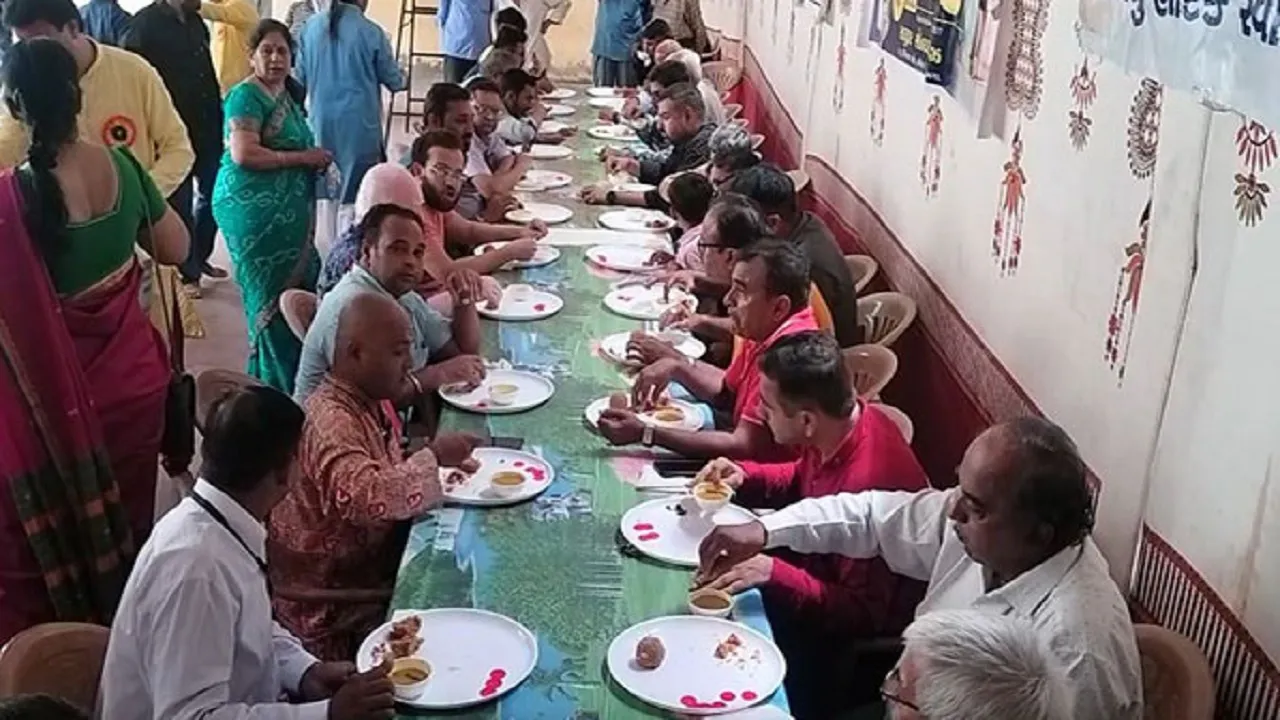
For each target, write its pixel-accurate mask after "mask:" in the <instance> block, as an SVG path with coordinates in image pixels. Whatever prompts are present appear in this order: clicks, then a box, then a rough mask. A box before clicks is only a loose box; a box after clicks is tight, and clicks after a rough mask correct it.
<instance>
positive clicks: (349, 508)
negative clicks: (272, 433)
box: [268, 292, 478, 660]
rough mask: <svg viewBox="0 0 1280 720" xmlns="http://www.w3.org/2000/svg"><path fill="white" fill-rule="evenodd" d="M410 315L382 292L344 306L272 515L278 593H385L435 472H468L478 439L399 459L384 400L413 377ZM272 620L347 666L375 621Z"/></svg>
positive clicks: (344, 607)
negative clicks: (330, 357) (296, 472)
mask: <svg viewBox="0 0 1280 720" xmlns="http://www.w3.org/2000/svg"><path fill="white" fill-rule="evenodd" d="M412 340H413V331H412V329H411V327H410V324H409V316H408V314H407V313H406V312H405V311H404V309H403V308H402V307H400V305H399V304H397V303H396V301H395V300H394V299H392V298H391V297H390V296H389V295H386V294H384V293H373V292H370V293H362V294H359V295H357V296H355V297H353V298H351V299H350V300H349V301H348V303H347V305H346V307H345V308H343V310H342V313H341V315H340V316H339V318H338V336H337V340H336V344H335V350H334V362H333V367H332V368H331V370H330V371H329V374H328V375H327V376H326V377H325V379H324V380H323V381H322V382H321V383H320V387H318V388H317V389H316V391H315V392H314V393H312V395H311V397H310V398H308V400H307V403H306V410H307V422H306V426H305V427H304V428H303V432H302V443H301V446H300V448H299V451H298V453H299V461H300V462H299V465H300V467H301V473H300V476H298V477H294V478H291V480H290V485H289V493H288V495H287V496H286V497H285V499H284V500H283V501H281V502H280V504H279V505H277V506H276V508H275V510H274V511H273V512H272V513H271V527H270V534H269V544H268V552H269V554H270V562H269V563H268V564H269V567H270V568H271V578H272V582H273V583H274V586H275V587H276V588H283V587H295V588H306V589H320V588H323V589H332V590H354V589H364V590H386V591H389V590H390V589H391V587H392V585H393V584H394V581H395V576H396V566H397V563H398V562H399V559H400V554H401V553H402V552H403V550H404V542H405V538H406V537H407V534H406V531H407V525H408V522H409V521H410V520H412V519H413V518H415V517H418V516H420V515H422V514H423V513H424V512H426V511H427V510H428V509H429V508H431V507H432V506H434V505H436V504H438V503H439V502H440V499H441V496H442V495H441V490H440V481H439V473H438V467H439V466H457V467H462V468H463V469H468V470H471V469H474V463H475V461H474V460H473V459H472V458H471V451H472V450H473V449H474V448H475V446H476V444H477V442H478V439H477V438H476V437H475V436H474V435H469V434H463V433H450V434H441V435H438V436H437V437H436V439H435V440H434V441H433V442H432V443H431V445H430V447H428V448H424V449H422V450H419V451H418V452H416V453H414V454H412V455H409V456H408V457H407V458H406V457H405V453H404V452H403V450H402V449H401V447H402V446H401V435H400V427H399V424H398V421H397V420H396V415H395V410H394V408H393V407H392V405H391V400H392V399H393V398H395V397H398V396H399V394H400V392H401V388H402V383H403V382H404V381H405V377H406V375H407V374H408V373H409V371H410V362H411V354H410V344H411V343H412ZM274 608H275V612H276V617H277V619H278V620H279V621H280V622H281V624H283V625H285V626H286V627H288V628H289V629H290V630H291V631H292V632H293V633H294V634H295V635H297V636H298V638H299V639H300V640H302V643H303V645H304V646H305V647H306V648H307V650H309V651H310V652H311V653H312V654H313V655H315V656H316V657H318V658H325V659H328V660H350V659H351V658H353V657H355V652H356V649H357V647H358V646H359V643H360V641H361V640H362V639H363V638H364V637H365V635H367V634H368V633H369V632H371V631H372V630H373V629H374V628H375V627H377V626H378V624H379V623H381V622H382V621H383V619H385V617H386V613H387V603H386V600H385V599H380V600H371V601H370V602H369V603H368V604H367V605H354V604H349V603H346V604H334V603H328V602H319V601H316V602H298V601H291V600H285V599H282V598H281V597H280V596H279V595H277V596H276V597H275V602H274Z"/></svg>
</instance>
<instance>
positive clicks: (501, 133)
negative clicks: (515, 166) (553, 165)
mask: <svg viewBox="0 0 1280 720" xmlns="http://www.w3.org/2000/svg"><path fill="white" fill-rule="evenodd" d="M498 86H499V88H500V89H501V90H502V105H503V107H504V108H505V109H506V113H505V115H504V116H503V117H502V119H501V120H499V121H498V130H497V135H498V138H499V139H500V140H502V141H503V142H505V143H506V144H508V145H514V146H518V147H522V148H525V149H528V147H529V146H530V145H532V144H534V143H549V144H558V143H562V142H564V141H565V140H567V139H569V138H571V137H573V135H574V133H575V132H576V131H575V130H574V129H573V128H572V127H565V128H564V129H563V130H559V131H557V132H543V131H542V130H540V129H539V127H540V126H541V125H542V121H543V120H546V119H547V107H546V106H545V105H543V104H542V101H541V100H539V99H538V79H537V78H535V77H534V76H532V75H530V74H529V73H527V72H525V71H524V70H521V69H519V68H515V69H513V70H508V71H506V72H504V73H502V75H501V76H500V77H499V79H498Z"/></svg>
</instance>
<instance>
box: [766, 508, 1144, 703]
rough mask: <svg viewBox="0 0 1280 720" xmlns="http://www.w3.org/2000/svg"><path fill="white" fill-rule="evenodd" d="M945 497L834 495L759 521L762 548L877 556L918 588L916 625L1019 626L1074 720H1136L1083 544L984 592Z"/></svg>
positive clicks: (1121, 641)
mask: <svg viewBox="0 0 1280 720" xmlns="http://www.w3.org/2000/svg"><path fill="white" fill-rule="evenodd" d="M953 492H954V491H939V490H926V491H922V492H918V493H904V492H878V491H869V492H861V493H842V494H840V495H829V496H826V497H820V498H812V499H809V500H802V501H800V502H798V503H796V504H795V505H792V506H791V507H788V508H786V509H785V510H780V511H778V512H776V513H773V514H771V515H766V516H764V517H762V518H760V521H761V522H762V523H763V524H764V526H765V528H766V529H767V530H768V533H769V541H768V545H769V547H771V548H777V547H789V548H791V549H793V550H797V551H799V552H806V553H840V554H842V555H847V556H849V557H855V558H867V557H876V556H879V557H881V558H883V559H884V561H885V562H886V563H887V564H888V565H889V568H890V569H892V570H893V571H894V572H896V573H899V574H901V575H906V576H909V577H913V578H916V579H918V580H927V581H928V582H929V589H928V592H927V593H926V594H925V598H924V600H923V601H922V602H921V603H920V607H919V608H917V609H916V614H917V615H923V614H925V613H928V612H932V611H934V610H952V609H966V608H973V609H977V610H986V611H990V612H994V613H999V614H1002V615H1015V616H1018V617H1021V618H1023V619H1025V620H1027V621H1028V622H1030V623H1031V624H1032V625H1033V626H1035V628H1036V630H1037V631H1039V632H1040V633H1041V634H1042V635H1043V636H1044V637H1045V639H1046V640H1047V641H1048V643H1049V646H1050V647H1051V648H1052V649H1053V651H1054V653H1055V654H1056V655H1057V657H1058V659H1059V660H1061V661H1062V663H1063V666H1064V669H1065V670H1066V672H1067V676H1068V677H1069V678H1070V680H1071V688H1072V692H1073V693H1074V695H1075V711H1074V714H1073V716H1074V717H1076V718H1079V719H1080V720H1102V719H1103V718H1105V719H1106V720H1140V719H1141V718H1142V665H1141V662H1140V660H1139V658H1138V647H1137V641H1136V639H1135V637H1134V632H1133V624H1132V623H1131V622H1130V620H1129V614H1128V611H1127V609H1126V606H1125V602H1124V598H1123V597H1122V596H1121V594H1120V590H1119V588H1117V587H1116V584H1115V583H1114V582H1113V581H1112V580H1111V576H1110V575H1109V574H1108V573H1107V562H1106V560H1105V559H1104V558H1103V557H1102V554H1101V553H1100V552H1098V547H1097V545H1095V544H1094V542H1093V540H1092V539H1086V540H1085V541H1084V543H1083V544H1082V545H1078V546H1074V547H1069V548H1066V549H1065V550H1063V551H1061V552H1060V553H1058V554H1057V555H1055V556H1053V557H1051V558H1049V559H1048V560H1046V561H1045V562H1043V563H1041V564H1040V565H1038V566H1036V567H1035V568H1033V569H1031V570H1029V571H1027V572H1025V573H1023V574H1022V575H1020V576H1018V577H1016V578H1014V579H1013V580H1011V581H1010V582H1008V583H1006V584H1004V585H1002V586H1001V587H999V588H996V589H994V590H989V591H988V590H987V579H986V576H985V571H984V569H983V567H982V566H981V565H979V564H978V563H976V562H974V560H973V559H972V558H970V557H969V555H968V553H966V552H965V549H964V545H963V544H961V542H960V539H959V538H958V537H957V536H956V533H955V531H954V530H953V528H952V523H951V521H950V520H949V519H948V518H947V513H948V509H949V507H950V499H951V495H952V493H953Z"/></svg>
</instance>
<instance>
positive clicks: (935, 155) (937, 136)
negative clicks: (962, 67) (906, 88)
mask: <svg viewBox="0 0 1280 720" xmlns="http://www.w3.org/2000/svg"><path fill="white" fill-rule="evenodd" d="M941 180H942V100H941V98H939V97H938V96H937V95H934V96H933V100H932V101H931V102H930V103H929V107H928V108H927V109H926V110H925V116H924V149H923V150H922V151H921V152H920V184H921V185H922V186H923V187H924V196H925V197H926V198H930V197H933V196H934V195H937V194H938V183H939V182H940V181H941Z"/></svg>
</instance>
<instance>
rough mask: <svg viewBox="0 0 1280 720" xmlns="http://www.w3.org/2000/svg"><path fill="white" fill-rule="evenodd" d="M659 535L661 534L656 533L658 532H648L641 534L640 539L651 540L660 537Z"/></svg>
mask: <svg viewBox="0 0 1280 720" xmlns="http://www.w3.org/2000/svg"><path fill="white" fill-rule="evenodd" d="M658 537H659V535H658V533H656V532H647V533H645V534H643V535H641V536H640V537H639V539H640V540H643V541H645V542H649V541H650V540H657V539H658Z"/></svg>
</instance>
